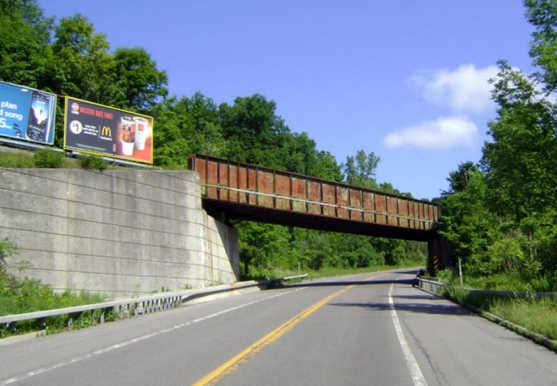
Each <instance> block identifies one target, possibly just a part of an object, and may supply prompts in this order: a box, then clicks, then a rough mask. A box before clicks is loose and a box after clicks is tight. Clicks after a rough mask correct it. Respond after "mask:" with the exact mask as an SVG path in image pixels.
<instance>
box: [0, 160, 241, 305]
mask: <svg viewBox="0 0 557 386" xmlns="http://www.w3.org/2000/svg"><path fill="white" fill-rule="evenodd" d="M5 237H8V238H9V240H10V241H12V242H14V243H15V244H16V245H17V246H18V254H17V255H15V256H13V257H11V258H8V259H7V263H8V264H9V267H10V271H11V272H13V273H15V274H17V275H19V276H27V277H31V278H35V279H39V280H41V281H42V282H43V283H47V284H50V285H51V286H52V288H53V289H54V290H55V291H58V292H61V291H65V290H72V291H81V290H86V291H89V292H95V293H103V294H105V295H108V296H109V297H110V298H119V297H127V296H130V295H131V296H133V295H144V294H148V293H151V292H154V291H161V290H163V289H164V290H172V291H173V290H180V289H184V288H201V287H205V286H208V285H212V284H217V283H223V284H227V283H232V282H234V281H236V280H237V279H238V277H239V273H238V241H237V240H238V237H237V233H236V231H235V230H234V229H233V228H230V227H228V226H226V225H224V224H222V223H220V222H218V221H216V220H215V219H214V218H212V217H210V216H208V215H207V214H206V212H205V211H204V210H203V209H202V207H201V195H200V185H199V176H198V174H197V173H194V172H188V171H150V170H149V171H144V170H130V171H104V172H103V173H101V172H98V171H85V170H69V169H0V238H5ZM17 265H19V266H20V267H21V266H26V269H25V271H22V272H19V271H18V270H17V269H16V267H17Z"/></svg>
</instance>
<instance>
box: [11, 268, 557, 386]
mask: <svg viewBox="0 0 557 386" xmlns="http://www.w3.org/2000/svg"><path fill="white" fill-rule="evenodd" d="M413 278H414V274H410V273H408V272H406V273H405V272H382V273H373V274H368V275H358V276H351V277H343V278H340V279H333V280H327V281H318V282H311V283H306V284H300V285H295V286H289V287H286V288H281V289H276V290H268V291H261V292H259V291H256V292H250V293H245V294H242V295H238V296H231V297H227V298H224V299H218V300H214V301H211V302H207V303H202V304H197V305H192V306H186V307H181V308H179V309H174V310H170V311H165V312H160V313H156V314H150V315H146V316H142V317H139V318H134V319H131V320H125V321H119V322H114V323H107V324H104V325H102V326H97V327H93V328H89V329H86V330H81V331H72V332H66V333H62V334H58V335H52V336H47V337H44V338H38V339H32V340H28V341H24V342H19V343H14V344H10V345H5V346H0V386H5V385H47V386H49V385H52V386H54V385H56V386H59V385H191V384H198V385H205V384H216V383H218V384H222V385H254V384H260V383H264V384H266V385H285V384H292V385H403V386H404V385H408V386H413V385H414V386H415V385H429V386H434V385H466V386H469V385H554V384H556V383H557V356H556V355H555V354H554V353H552V352H551V351H549V350H547V349H545V348H543V347H541V346H538V345H535V344H534V343H532V342H530V341H528V340H526V339H523V338H521V337H519V336H518V335H516V334H514V333H512V332H510V331H507V330H505V329H503V328H501V327H499V326H497V325H495V324H492V323H490V322H488V321H486V320H484V319H482V318H480V317H477V316H475V315H470V313H469V312H467V311H465V310H464V309H462V308H460V307H458V306H456V305H454V304H452V303H450V302H448V301H446V300H444V299H442V298H439V297H436V296H433V295H430V294H428V293H425V292H423V291H421V290H419V289H417V288H414V287H412V285H411V284H410V283H411V280H412V279H413Z"/></svg>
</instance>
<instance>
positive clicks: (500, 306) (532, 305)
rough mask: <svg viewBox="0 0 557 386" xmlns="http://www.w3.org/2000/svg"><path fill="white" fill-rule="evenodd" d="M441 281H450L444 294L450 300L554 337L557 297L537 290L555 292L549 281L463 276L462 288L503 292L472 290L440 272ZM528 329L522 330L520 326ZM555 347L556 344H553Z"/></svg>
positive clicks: (517, 277) (529, 331) (556, 329)
mask: <svg viewBox="0 0 557 386" xmlns="http://www.w3.org/2000/svg"><path fill="white" fill-rule="evenodd" d="M441 276H442V281H443V283H445V284H451V285H452V286H453V287H452V288H451V289H446V290H445V291H444V295H445V296H447V297H448V298H450V299H451V300H453V301H455V302H457V303H459V304H462V305H466V306H469V307H471V308H472V309H474V310H476V311H478V312H480V313H483V314H484V316H486V317H487V318H488V319H491V318H490V314H491V315H495V316H497V317H499V318H501V319H504V320H505V321H508V322H510V323H511V324H514V325H516V327H517V328H514V327H513V326H512V325H507V327H509V328H511V329H513V330H515V331H516V332H519V333H523V334H524V333H526V334H528V333H534V334H540V335H542V336H545V337H547V338H548V339H550V340H557V298H550V297H539V296H537V295H536V293H537V292H555V288H553V286H552V285H550V286H549V287H548V286H547V283H546V282H543V281H542V282H538V281H536V280H525V279H524V278H521V277H519V276H518V275H497V276H491V277H483V278H466V277H465V278H464V283H463V288H474V289H481V290H488V291H498V292H499V291H501V292H507V294H505V295H501V294H495V293H491V294H489V293H474V292H469V291H466V290H464V289H463V288H462V287H460V280H459V279H458V277H456V276H450V275H441ZM486 313H487V314H486ZM520 327H522V328H524V329H526V330H528V331H522V329H521V328H520ZM556 348H557V347H556Z"/></svg>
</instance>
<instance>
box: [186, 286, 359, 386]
mask: <svg viewBox="0 0 557 386" xmlns="http://www.w3.org/2000/svg"><path fill="white" fill-rule="evenodd" d="M354 286H355V284H352V285H349V286H347V287H344V288H343V289H341V290H339V291H337V292H335V293H334V294H332V295H329V296H327V297H326V298H325V299H323V300H321V301H319V302H317V303H315V304H314V305H312V306H310V307H309V308H307V309H306V310H304V311H302V312H301V313H299V314H298V315H296V316H294V317H293V318H292V319H290V320H289V321H287V322H286V323H284V324H283V325H282V326H280V327H278V328H277V329H275V330H273V331H271V332H270V333H269V334H267V335H266V336H264V337H263V338H261V339H259V340H258V341H257V342H255V343H254V344H252V345H251V346H249V347H248V348H246V349H245V350H244V351H242V352H240V353H239V354H237V355H236V356H234V357H233V358H231V359H229V360H228V361H226V362H225V363H223V364H222V365H220V366H219V367H217V368H216V369H214V370H213V371H211V372H210V373H209V374H207V375H206V376H204V377H203V378H201V379H200V380H198V381H197V382H195V383H193V386H205V385H215V384H216V383H218V382H220V381H221V380H223V379H224V378H225V377H226V376H227V375H230V374H232V373H233V372H234V371H236V370H237V369H238V368H239V367H240V366H241V365H242V364H243V363H245V362H247V361H248V360H249V359H250V358H252V357H253V356H255V354H257V353H259V352H260V351H261V350H263V348H265V347H267V346H268V345H270V344H271V343H273V342H274V341H276V340H277V339H279V338H280V337H281V336H283V335H284V334H286V333H287V332H288V331H290V330H291V329H292V328H294V327H295V326H296V325H297V324H298V323H300V322H301V321H302V320H304V319H305V318H307V317H308V316H310V315H311V314H313V313H314V312H315V311H317V310H318V309H319V308H321V307H323V306H324V305H325V304H327V303H328V302H329V301H331V300H333V299H334V298H336V297H337V296H339V295H342V294H343V293H345V292H346V291H348V290H349V289H351V288H353V287H354Z"/></svg>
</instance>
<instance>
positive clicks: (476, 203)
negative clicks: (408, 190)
mask: <svg viewBox="0 0 557 386" xmlns="http://www.w3.org/2000/svg"><path fill="white" fill-rule="evenodd" d="M524 5H525V7H526V17H527V18H528V20H529V22H530V23H531V24H532V25H533V26H534V28H535V32H534V33H533V41H532V43H531V50H530V55H531V57H532V59H533V64H534V65H536V66H538V70H537V72H536V73H534V74H532V75H530V76H527V75H525V74H524V73H523V72H521V71H520V70H517V69H515V68H513V67H512V66H511V65H510V64H509V63H507V62H506V61H504V60H501V61H500V62H499V73H498V75H497V77H496V78H495V79H493V80H492V84H493V90H492V98H493V100H494V101H495V102H496V104H497V106H498V108H497V118H496V119H494V120H493V121H491V122H489V123H488V127H489V129H488V134H489V135H490V136H491V140H490V141H488V142H487V143H485V145H484V147H483V156H482V158H481V160H480V162H479V163H478V164H473V163H472V162H466V163H463V164H461V165H459V167H458V170H457V171H455V172H453V173H451V174H450V177H449V179H448V180H449V182H450V185H451V187H450V189H449V191H448V192H445V193H444V194H443V197H442V198H441V203H442V205H443V211H444V213H445V216H444V219H443V230H442V233H443V235H444V236H445V237H446V238H447V239H448V240H449V241H450V243H451V246H452V247H453V250H454V252H455V254H457V255H458V256H460V257H462V258H463V261H464V266H465V270H466V272H467V273H468V274H469V275H473V276H476V277H486V276H490V275H491V276H493V275H498V274H504V275H507V276H510V277H513V278H515V281H516V282H522V283H524V282H527V283H529V288H531V289H534V290H541V291H547V290H555V289H557V223H556V214H557V137H556V136H557V104H555V101H554V100H555V98H554V95H553V92H554V91H555V90H556V89H557V1H555V0H525V1H524Z"/></svg>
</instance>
